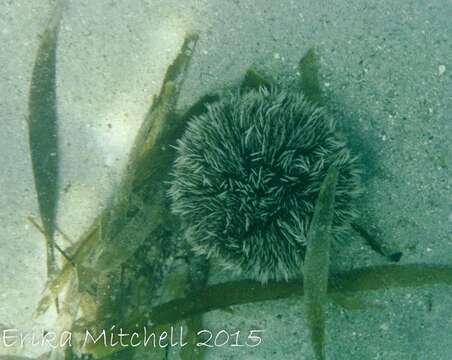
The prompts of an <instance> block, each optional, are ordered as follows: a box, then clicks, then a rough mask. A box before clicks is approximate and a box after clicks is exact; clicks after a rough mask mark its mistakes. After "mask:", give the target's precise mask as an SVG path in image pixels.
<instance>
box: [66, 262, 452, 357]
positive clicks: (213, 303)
mask: <svg viewBox="0 0 452 360" xmlns="http://www.w3.org/2000/svg"><path fill="white" fill-rule="evenodd" d="M330 279H334V280H330V282H329V284H328V294H336V293H343V294H348V293H356V292H360V291H369V290H388V289H392V288H394V289H397V288H413V287H422V286H429V285H438V284H440V285H446V286H447V285H449V286H450V285H452V266H447V265H430V264H409V265H381V266H372V267H365V268H359V269H354V270H350V271H346V272H341V273H336V274H331V276H330ZM303 295H304V287H303V280H302V279H294V280H292V281H290V282H273V283H267V284H261V283H259V282H256V281H251V280H242V281H233V282H227V283H222V284H216V285H211V286H209V287H207V288H205V289H202V290H200V291H197V292H194V293H192V294H190V295H189V296H188V297H186V298H182V299H175V300H172V301H169V302H167V303H164V304H161V305H157V306H155V307H154V308H152V309H150V310H149V311H145V312H143V313H139V314H136V315H135V316H134V317H133V318H131V319H130V320H129V321H128V322H127V324H124V326H122V328H123V330H124V332H127V333H133V332H137V333H138V334H140V335H143V330H144V328H146V329H147V334H148V336H149V334H151V333H152V332H155V333H156V334H157V337H158V331H159V330H161V328H162V325H166V324H171V323H176V322H178V321H181V320H183V319H187V318H190V317H193V316H194V315H197V314H203V313H206V312H209V311H213V310H218V309H224V308H227V307H229V306H233V305H241V304H249V303H256V302H261V301H270V300H278V299H284V298H288V297H292V296H297V297H300V296H303ZM149 324H152V325H151V326H149ZM116 328H117V329H118V328H119V324H118V326H117V327H116ZM74 330H75V331H80V332H81V333H84V331H85V329H84V328H83V329H74ZM109 336H110V335H109V334H108V335H107V338H108V337H109ZM86 345H87V346H86V350H87V351H89V352H90V353H92V354H93V355H95V357H96V358H101V357H104V356H107V355H108V354H111V353H115V352H118V351H122V350H124V349H127V347H122V346H116V347H111V346H105V345H104V343H103V342H102V341H99V342H97V343H95V344H93V343H91V344H90V343H88V344H86Z"/></svg>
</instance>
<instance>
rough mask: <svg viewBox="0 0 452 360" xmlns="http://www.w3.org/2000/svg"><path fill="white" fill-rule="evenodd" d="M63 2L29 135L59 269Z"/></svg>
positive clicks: (41, 65)
mask: <svg viewBox="0 0 452 360" xmlns="http://www.w3.org/2000/svg"><path fill="white" fill-rule="evenodd" d="M61 15H62V3H58V5H57V8H56V9H55V11H54V14H53V16H52V19H51V20H50V22H49V24H48V27H47V29H46V30H45V31H44V34H43V35H42V37H41V43H40V45H39V48H38V52H37V54H36V59H35V62H34V66H33V72H32V77H31V85H30V93H29V98H28V112H29V114H28V117H27V120H28V135H29V144H30V154H31V162H32V167H33V175H34V181H35V187H36V193H37V197H38V204H39V212H40V216H41V220H42V224H43V228H44V231H45V235H46V240H47V242H48V246H47V270H48V273H49V275H52V274H53V273H54V272H55V271H56V263H55V251H54V240H53V236H54V233H55V217H56V211H57V202H58V127H57V104H56V49H57V40H58V32H59V26H60V20H61Z"/></svg>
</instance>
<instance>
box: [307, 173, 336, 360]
mask: <svg viewBox="0 0 452 360" xmlns="http://www.w3.org/2000/svg"><path fill="white" fill-rule="evenodd" d="M337 176H338V175H337V169H336V168H334V167H331V168H330V169H329V170H328V173H327V175H326V177H325V180H323V183H322V185H321V187H320V193H319V196H318V198H317V202H316V206H315V210H314V215H313V217H312V220H311V224H310V225H309V231H308V236H307V248H306V256H305V259H304V265H303V279H304V292H305V299H304V302H305V314H306V321H307V323H308V327H309V329H310V333H311V340H312V344H313V347H314V353H315V356H316V358H317V359H325V323H326V309H325V308H326V304H327V290H328V275H329V268H330V247H331V237H332V234H331V225H332V222H333V215H334V195H335V192H336V183H337Z"/></svg>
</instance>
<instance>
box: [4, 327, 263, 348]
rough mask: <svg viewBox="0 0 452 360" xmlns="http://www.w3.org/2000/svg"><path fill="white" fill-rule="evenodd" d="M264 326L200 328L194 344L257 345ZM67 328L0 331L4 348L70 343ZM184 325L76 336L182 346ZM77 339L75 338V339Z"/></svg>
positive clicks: (88, 340) (84, 340) (106, 342)
mask: <svg viewBox="0 0 452 360" xmlns="http://www.w3.org/2000/svg"><path fill="white" fill-rule="evenodd" d="M263 331H264V330H249V331H248V332H247V335H246V334H244V333H245V332H241V331H239V330H238V331H234V332H228V331H227V330H219V331H217V332H215V333H214V332H212V331H210V330H206V329H203V330H199V331H198V332H197V335H198V336H200V337H202V340H200V341H199V342H198V343H197V344H196V346H198V347H202V346H205V347H222V346H225V345H230V346H233V347H243V346H248V347H256V346H259V345H260V344H261V343H262V337H261V336H260V334H261V333H262V332H263ZM72 335H73V334H72V332H70V331H63V332H61V333H57V332H52V331H46V330H44V329H41V331H40V332H39V333H37V332H36V331H33V332H28V333H26V332H22V331H20V330H19V329H5V330H2V331H1V341H2V345H3V346H4V347H5V348H8V347H23V346H25V345H31V346H50V347H51V348H57V347H72V345H73V336H72ZM185 336H186V334H185V332H184V327H183V326H179V327H176V328H175V327H173V326H168V327H167V330H166V331H157V332H150V331H149V330H148V328H146V327H143V329H142V331H140V332H138V331H135V332H125V331H124V330H123V329H122V328H120V327H119V328H117V327H116V326H113V327H112V328H110V329H108V330H106V329H104V330H101V331H100V332H96V333H93V332H91V331H90V330H85V332H84V334H82V336H81V337H80V334H79V333H78V334H77V338H78V340H79V341H80V340H81V347H82V348H84V347H85V346H86V345H88V346H89V345H92V344H101V345H103V346H105V347H118V346H119V347H140V346H145V347H160V348H166V347H176V346H180V347H184V346H186V345H187V344H188V343H187V342H186V341H185V340H184V339H185ZM77 342H78V341H77Z"/></svg>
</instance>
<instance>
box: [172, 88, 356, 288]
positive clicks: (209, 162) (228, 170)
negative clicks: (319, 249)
mask: <svg viewBox="0 0 452 360" xmlns="http://www.w3.org/2000/svg"><path fill="white" fill-rule="evenodd" d="M177 152H178V156H177V159H176V162H175V165H174V170H173V181H172V186H171V189H170V196H171V198H172V210H173V212H174V213H176V214H177V215H179V216H180V217H181V220H182V223H183V227H184V230H185V235H186V238H187V240H188V241H189V242H190V243H191V244H192V246H193V249H194V250H195V252H197V253H200V254H206V255H207V256H209V257H211V256H216V257H218V258H220V259H221V260H223V261H222V262H223V264H225V265H226V266H227V267H229V268H231V269H234V270H240V271H241V272H244V273H245V274H246V275H248V276H250V277H252V278H254V279H257V280H259V281H262V282H266V281H268V280H278V279H288V278H290V277H292V276H293V275H296V274H299V272H300V270H301V269H302V264H303V258H304V254H305V249H306V236H307V232H308V226H309V223H310V220H311V217H312V215H313V212H314V206H315V201H316V198H317V195H318V193H319V190H320V185H321V183H322V181H323V179H324V178H325V175H326V173H327V170H328V168H329V167H330V166H331V165H334V166H335V167H336V168H337V169H338V171H339V178H338V183H337V190H336V197H335V215H334V220H333V233H334V236H335V237H339V236H340V235H341V233H343V232H344V229H345V228H346V227H347V225H348V224H349V223H350V222H351V221H352V219H353V218H354V217H355V211H354V208H353V200H354V199H355V198H356V196H357V195H358V194H359V192H360V186H359V169H358V166H357V164H356V158H355V157H353V156H351V154H350V151H349V149H348V148H347V146H346V144H345V143H344V141H342V140H340V139H339V137H338V136H337V132H336V123H335V120H334V119H333V118H331V117H330V116H329V115H328V114H327V113H326V112H325V111H324V110H323V109H322V108H319V107H317V106H315V105H313V104H311V103H310V102H309V101H308V100H306V98H305V97H304V96H303V95H302V94H301V93H300V92H298V91H294V90H291V89H288V88H286V87H279V86H274V87H272V88H271V89H265V88H260V89H259V90H252V91H249V92H239V91H237V92H236V93H232V94H228V95H225V96H223V97H222V99H221V100H220V101H218V102H216V103H214V104H211V105H209V106H208V108H207V111H206V112H205V113H204V114H202V115H200V116H197V117H195V118H193V119H192V120H191V121H190V123H189V125H188V128H187V130H186V132H185V134H184V135H183V137H182V138H181V139H180V140H179V142H178V146H177Z"/></svg>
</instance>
